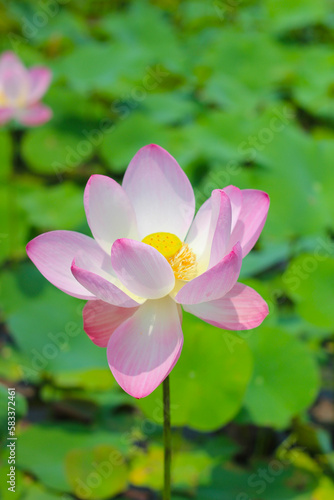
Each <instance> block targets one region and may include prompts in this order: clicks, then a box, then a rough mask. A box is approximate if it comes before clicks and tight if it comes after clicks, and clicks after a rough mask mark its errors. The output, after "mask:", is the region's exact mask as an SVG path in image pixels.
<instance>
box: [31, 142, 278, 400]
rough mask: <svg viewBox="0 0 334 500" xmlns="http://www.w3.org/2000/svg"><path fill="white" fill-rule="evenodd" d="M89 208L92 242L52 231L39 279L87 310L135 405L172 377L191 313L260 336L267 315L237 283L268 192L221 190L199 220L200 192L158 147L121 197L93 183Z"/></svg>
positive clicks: (40, 249)
mask: <svg viewBox="0 0 334 500" xmlns="http://www.w3.org/2000/svg"><path fill="white" fill-rule="evenodd" d="M84 205H85V210H86V215H87V220H88V223H89V226H90V228H91V231H92V234H93V236H94V239H93V238H90V237H88V236H85V235H83V234H80V233H76V232H72V231H51V232H49V233H45V234H42V235H40V236H37V238H35V239H34V240H32V241H31V242H30V243H29V244H28V245H27V253H28V255H29V257H30V259H31V260H32V261H33V262H34V264H35V265H36V267H37V268H38V269H39V271H40V272H41V273H42V274H43V275H44V276H45V277H46V278H47V279H48V280H49V281H50V282H51V283H53V284H54V285H55V286H57V287H58V288H60V290H62V291H64V292H66V293H68V294H69V295H73V296H74V297H79V298H81V299H86V300H88V303H87V304H86V305H85V307H84V311H83V318H84V330H85V331H86V333H87V334H88V336H89V337H90V338H91V340H92V341H93V342H94V343H95V344H97V345H98V346H101V347H107V357H108V362H109V366H110V369H111V371H112V373H113V375H114V377H115V379H116V380H117V382H118V383H119V385H120V386H121V387H122V388H123V389H124V390H125V391H126V392H128V393H129V394H131V395H132V396H134V397H136V398H142V397H144V396H147V395H148V394H150V393H151V392H152V391H153V390H154V389H155V388H156V387H157V386H158V385H159V384H160V383H161V382H162V381H163V380H164V379H165V377H166V376H167V375H168V374H169V373H170V371H171V370H172V368H173V367H174V365H175V363H176V362H177V360H178V358H179V356H180V353H181V349H182V345H183V335H182V328H181V322H182V316H181V304H182V306H183V308H184V309H185V310H186V311H188V312H190V313H192V314H194V315H195V316H198V317H199V318H201V319H202V320H204V321H206V322H208V323H210V324H212V325H215V326H218V327H219V328H224V329H227V330H243V329H249V328H254V327H256V326H258V325H259V324H260V323H261V322H262V321H263V319H264V318H265V317H266V316H267V314H268V307H267V304H266V303H265V301H264V300H263V299H262V298H261V297H260V296H259V295H258V293H257V292H255V291H254V290H253V289H252V288H249V287H248V286H246V285H243V284H241V283H237V280H238V277H239V273H240V268H241V262H242V258H243V257H245V256H246V255H247V254H248V252H249V251H250V250H251V249H252V247H253V246H254V244H255V242H256V241H257V239H258V237H259V235H260V233H261V230H262V228H263V226H264V223H265V220H266V217H267V212H268V208H269V197H268V195H267V194H266V193H264V192H262V191H257V190H253V189H245V190H242V191H241V190H240V189H238V188H237V187H234V186H228V187H226V188H225V189H222V190H221V189H216V190H214V191H213V192H212V195H211V198H210V199H209V200H207V201H206V202H205V203H204V204H203V205H202V207H201V208H200V209H199V211H198V213H197V215H196V217H195V218H194V219H193V217H194V212H195V200H194V193H193V190H192V187H191V184H190V182H189V180H188V178H187V176H186V175H185V173H184V172H183V170H182V169H181V168H180V166H179V165H178V163H177V162H176V160H175V159H174V158H173V157H172V156H171V155H170V154H169V153H167V151H165V150H164V149H162V148H161V147H159V146H156V145H149V146H145V147H144V148H142V149H140V150H139V151H138V153H137V154H136V155H135V157H134V158H133V159H132V161H131V163H130V165H129V167H128V169H127V171H126V173H125V176H124V180H123V185H122V187H121V186H120V185H119V184H117V182H115V181H114V180H113V179H110V178H109V177H105V176H103V175H92V176H91V178H90V179H89V181H88V183H87V186H86V189H85V193H84Z"/></svg>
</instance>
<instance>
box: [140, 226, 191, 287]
mask: <svg viewBox="0 0 334 500" xmlns="http://www.w3.org/2000/svg"><path fill="white" fill-rule="evenodd" d="M142 242H143V243H146V244H147V245H150V246H152V247H154V248H155V249H156V250H158V252H160V253H161V254H162V255H163V256H164V257H165V258H166V259H167V260H168V262H169V264H170V265H171V268H172V269H173V272H174V276H175V278H176V279H178V280H182V281H189V280H191V279H193V278H195V277H196V276H197V262H196V255H195V254H194V253H193V252H192V250H191V249H190V248H189V245H187V243H182V241H181V240H180V239H179V238H178V237H177V236H176V235H175V234H172V233H164V232H162V233H152V234H149V235H148V236H145V238H144V239H143V240H142Z"/></svg>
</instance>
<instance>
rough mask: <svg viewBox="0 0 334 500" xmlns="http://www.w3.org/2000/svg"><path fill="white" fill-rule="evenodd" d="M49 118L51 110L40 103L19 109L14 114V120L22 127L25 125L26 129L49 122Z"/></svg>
mask: <svg viewBox="0 0 334 500" xmlns="http://www.w3.org/2000/svg"><path fill="white" fill-rule="evenodd" d="M51 117H52V111H51V109H50V108H48V107H47V106H44V104H42V103H40V102H38V103H36V104H33V105H32V106H29V107H27V108H22V109H19V110H18V111H17V112H16V119H17V120H18V121H19V122H20V123H22V125H27V126H28V127H35V126H37V125H42V124H43V123H45V122H47V121H49V120H50V119H51Z"/></svg>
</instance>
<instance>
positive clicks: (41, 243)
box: [27, 231, 103, 299]
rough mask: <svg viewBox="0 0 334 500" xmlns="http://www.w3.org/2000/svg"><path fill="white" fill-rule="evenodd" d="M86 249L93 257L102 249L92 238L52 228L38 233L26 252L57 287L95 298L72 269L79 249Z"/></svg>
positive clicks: (83, 296)
mask: <svg viewBox="0 0 334 500" xmlns="http://www.w3.org/2000/svg"><path fill="white" fill-rule="evenodd" d="M82 249H84V250H85V252H86V253H87V254H88V255H90V258H91V259H92V260H95V259H100V254H101V252H103V251H102V250H101V249H100V247H99V245H98V244H97V243H96V241H94V240H93V238H89V237H88V236H85V235H84V234H80V233H76V232H73V231H50V232H49V233H44V234H41V235H40V236H37V237H36V238H34V239H33V240H32V241H30V242H29V243H28V245H27V254H28V256H29V258H30V259H31V260H32V262H33V263H34V264H35V266H36V267H37V269H38V270H39V271H40V272H41V273H42V274H43V276H44V277H45V278H46V279H47V280H49V281H50V283H52V284H53V285H55V286H56V287H57V288H59V289H60V290H62V291H63V292H65V293H68V294H69V295H73V297H78V298H79V299H91V298H94V296H93V294H92V293H90V292H89V291H88V290H87V289H86V288H84V287H83V286H82V285H80V283H78V282H77V280H76V279H75V278H74V277H73V275H72V273H71V264H72V261H73V258H74V256H75V255H76V253H77V252H79V251H82Z"/></svg>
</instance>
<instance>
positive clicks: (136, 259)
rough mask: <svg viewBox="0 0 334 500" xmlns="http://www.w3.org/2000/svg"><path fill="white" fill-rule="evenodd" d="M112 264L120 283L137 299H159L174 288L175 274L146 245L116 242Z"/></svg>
mask: <svg viewBox="0 0 334 500" xmlns="http://www.w3.org/2000/svg"><path fill="white" fill-rule="evenodd" d="M111 263H112V266H113V269H114V271H115V273H116V275H117V277H118V278H119V280H120V281H121V283H122V284H123V285H124V286H125V287H126V288H128V289H129V290H130V291H131V292H132V293H134V294H136V295H139V296H140V297H145V298H146V299H159V298H161V297H164V296H165V295H167V294H168V293H169V292H170V291H171V290H172V289H173V288H174V284H175V278H174V273H173V271H172V268H171V266H170V265H169V263H168V261H167V259H165V257H164V256H163V255H162V254H161V253H160V252H158V250H156V249H155V248H153V247H151V246H150V245H146V243H142V242H140V241H135V240H129V239H126V238H123V239H120V240H116V241H115V243H114V244H113V246H112V249H111Z"/></svg>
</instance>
